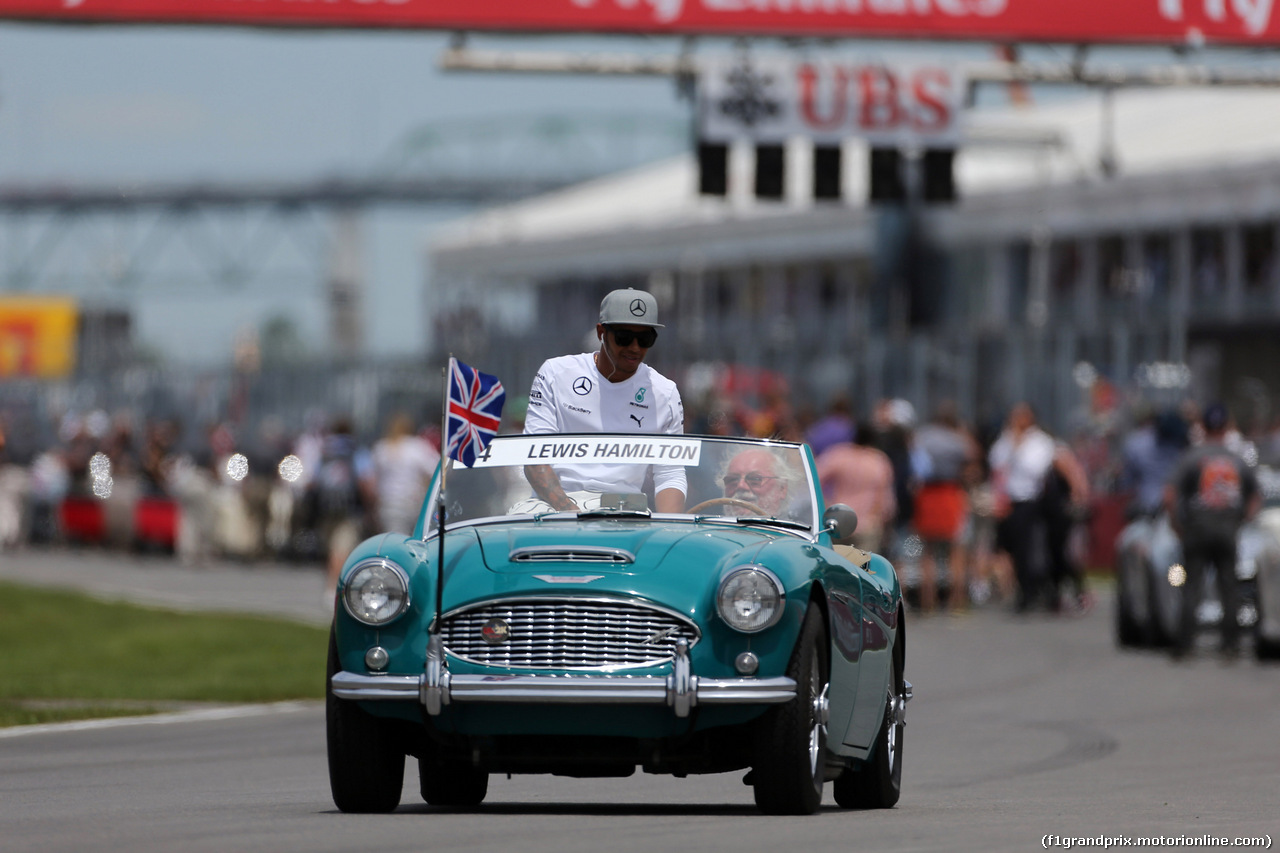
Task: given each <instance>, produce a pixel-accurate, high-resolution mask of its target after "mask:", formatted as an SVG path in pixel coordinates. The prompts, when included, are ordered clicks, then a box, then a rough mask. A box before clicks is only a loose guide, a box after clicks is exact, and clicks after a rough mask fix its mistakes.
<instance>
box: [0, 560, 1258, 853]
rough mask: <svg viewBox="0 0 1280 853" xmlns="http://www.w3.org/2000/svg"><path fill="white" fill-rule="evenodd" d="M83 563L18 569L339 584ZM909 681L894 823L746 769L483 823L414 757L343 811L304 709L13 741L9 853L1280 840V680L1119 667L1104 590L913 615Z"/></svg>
mask: <svg viewBox="0 0 1280 853" xmlns="http://www.w3.org/2000/svg"><path fill="white" fill-rule="evenodd" d="M85 556H86V555H75V554H70V553H52V554H37V553H28V554H24V555H18V556H14V555H9V554H0V578H5V579H14V580H18V579H25V580H27V581H30V582H40V583H47V584H55V585H64V586H78V587H82V588H90V589H92V590H93V591H95V592H96V593H98V594H101V595H106V596H119V597H129V598H143V599H145V600H148V601H151V602H153V603H167V604H170V605H174V606H209V607H219V608H227V609H244V610H256V611H258V612H264V611H265V612H276V613H279V614H281V615H292V616H294V617H296V618H303V619H308V620H323V613H322V612H321V609H320V597H321V580H320V576H319V573H318V570H311V569H299V568H294V567H281V566H264V567H245V566H234V565H213V566H209V567H205V568H202V569H184V568H181V567H178V566H176V565H174V564H171V563H168V562H167V561H161V560H151V561H144V562H143V563H136V562H134V561H130V560H125V559H121V558H117V557H111V556H103V555H95V554H90V555H87V557H88V559H84V557H85ZM37 649H38V638H32V649H28V650H25V651H34V650H37ZM5 651H6V653H9V654H12V653H18V652H21V651H23V650H12V649H8V650H5ZM907 677H908V679H910V680H911V681H912V682H913V683H914V684H915V688H916V691H915V692H916V698H915V700H914V701H913V702H912V703H911V705H910V706H909V708H908V713H907V730H906V757H905V765H904V767H905V775H904V792H903V796H902V800H901V802H900V803H899V805H898V807H897V808H895V809H892V810H889V811H883V812H845V811H842V810H840V809H838V808H836V807H835V806H834V804H833V802H832V800H831V797H830V792H829V791H828V794H827V798H826V800H825V804H824V807H823V809H822V811H821V812H820V813H819V814H817V815H814V816H812V817H808V818H770V817H764V816H761V815H759V814H757V813H756V812H755V810H754V808H753V806H752V802H751V792H750V789H749V788H747V787H745V786H743V785H742V784H741V774H736V773H735V774H727V775H719V776H711V777H691V778H688V779H673V778H670V777H663V776H656V777H655V776H644V775H637V776H633V777H631V778H628V779H604V780H575V779H560V778H554V777H543V776H526V777H519V776H517V777H515V778H514V779H510V780H509V779H507V778H505V777H501V778H495V779H494V780H493V782H492V784H491V786H490V793H489V798H488V800H487V801H486V802H485V804H484V805H483V806H481V807H480V808H478V809H474V810H469V811H448V810H441V809H434V808H431V807H428V806H426V805H425V804H423V803H422V801H421V798H420V797H419V796H418V793H417V790H416V788H417V780H416V773H415V772H414V768H413V765H412V763H410V765H409V773H408V774H407V778H406V786H405V793H404V799H403V804H402V805H401V807H400V809H399V810H398V811H397V812H396V813H394V814H391V815H381V816H368V815H344V814H341V813H338V812H337V811H335V809H334V808H333V804H332V801H331V800H330V798H329V791H328V780H327V775H326V774H327V771H326V765H325V755H324V721H323V711H322V709H321V707H320V706H319V705H318V704H314V703H296V704H282V705H272V706H265V707H244V708H230V709H209V710H203V711H200V712H196V713H193V714H180V715H172V716H166V717H160V718H141V719H136V720H133V721H125V722H121V721H111V722H103V723H95V724H91V725H88V726H74V725H73V726H61V727H32V728H30V729H26V730H23V729H8V730H0V850H4V851H6V853H19V851H39V853H55V851H112V852H113V853H116V851H131V853H133V851H139V852H140V851H173V850H184V851H185V850H198V851H204V850H208V851H250V850H252V851H259V850H262V851H271V850H280V851H304V850H305V851H345V850H367V851H399V850H404V851H410V850H412V851H422V850H442V849H447V850H485V851H518V853H526V851H528V853H532V852H533V851H584V853H585V851H592V853H595V851H646V853H648V851H655V850H695V851H702V850H724V851H735V853H740V851H757V850H771V849H772V850H777V849H785V848H793V849H805V850H857V851H864V850H928V851H933V850H937V851H966V850H974V851H978V850H981V851H988V850H997V851H1005V850H1008V851H1018V850H1032V849H1044V847H1043V845H1044V837H1045V836H1046V835H1056V836H1061V837H1064V838H1068V837H1076V838H1079V837H1089V838H1092V839H1094V840H1095V842H1096V841H1097V840H1098V839H1099V837H1100V836H1106V837H1109V838H1112V839H1115V838H1121V839H1124V838H1127V839H1129V840H1131V841H1132V840H1136V839H1138V838H1145V837H1151V836H1163V837H1166V838H1170V837H1172V838H1178V837H1185V838H1188V839H1203V838H1204V837H1206V836H1210V837H1222V838H1228V839H1234V838H1244V837H1266V838H1270V839H1271V840H1273V841H1274V840H1275V839H1276V836H1277V835H1278V834H1280V809H1277V802H1278V796H1277V795H1278V794H1280V668H1277V667H1275V666H1263V665H1259V664H1257V663H1255V662H1254V661H1253V660H1252V659H1251V658H1250V657H1248V656H1247V655H1246V656H1245V657H1244V658H1242V659H1241V660H1240V661H1238V662H1236V663H1234V664H1231V665H1228V664H1225V663H1223V662H1222V661H1220V660H1218V659H1217V658H1216V657H1215V656H1214V655H1213V654H1212V653H1211V651H1209V650H1208V648H1203V649H1201V650H1200V652H1199V653H1198V654H1196V655H1195V656H1194V657H1193V658H1192V659H1191V660H1189V661H1187V662H1184V663H1181V664H1174V663H1172V662H1170V661H1169V660H1167V659H1166V658H1164V657H1163V656H1161V655H1158V654H1156V653H1134V652H1123V653H1122V652H1118V651H1117V650H1116V649H1115V647H1114V645H1113V641H1112V632H1111V609H1110V602H1108V601H1106V600H1105V596H1104V601H1103V603H1102V604H1100V606H1099V607H1098V608H1097V609H1096V610H1094V612H1092V613H1091V614H1088V615H1086V616H1083V617H1074V618H1051V617H1049V616H1034V617H1024V618H1018V617H1014V616H1013V615H1011V614H1008V613H1006V612H1004V611H1003V610H1000V609H997V608H989V609H985V610H982V611H979V612H977V613H973V614H969V615H963V616H935V617H931V618H918V619H914V620H911V621H910V622H909V627H908V645H907ZM1113 844H1114V845H1115V846H1123V844H1124V841H1120V842H1118V843H1117V842H1113ZM1148 846H1151V845H1148ZM1264 848H1265V845H1264ZM1050 849H1053V848H1052V847H1051V848H1050ZM1058 849H1063V848H1058ZM1199 849H1225V848H1224V847H1221V846H1220V845H1211V846H1206V847H1200V848H1199Z"/></svg>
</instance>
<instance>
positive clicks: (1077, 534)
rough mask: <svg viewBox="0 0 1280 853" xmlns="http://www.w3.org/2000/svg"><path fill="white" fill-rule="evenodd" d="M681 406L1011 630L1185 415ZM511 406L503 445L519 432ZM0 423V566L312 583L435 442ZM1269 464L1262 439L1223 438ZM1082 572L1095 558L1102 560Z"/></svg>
mask: <svg viewBox="0 0 1280 853" xmlns="http://www.w3.org/2000/svg"><path fill="white" fill-rule="evenodd" d="M748 399H749V397H747V396H744V395H740V394H735V395H728V396H726V395H716V394H708V395H706V396H705V397H703V398H700V399H693V400H687V401H686V405H687V409H688V411H687V421H686V428H687V431H688V432H690V433H695V434H707V435H751V436H758V437H772V438H777V439H781V440H788V441H800V442H806V443H808V444H809V445H810V446H811V448H812V450H813V453H814V456H815V459H816V462H817V467H818V472H819V477H820V479H821V482H822V487H823V491H824V495H825V498H826V501H827V503H829V504H830V503H836V502H839V503H845V504H848V505H849V506H851V507H853V508H854V509H855V510H856V511H857V513H858V518H859V524H858V532H857V536H856V542H855V544H857V545H858V546H859V547H862V548H865V549H867V550H873V551H878V552H881V553H884V554H886V555H887V556H889V557H890V558H891V559H892V560H893V561H894V562H895V565H896V566H897V567H898V569H899V573H900V575H901V577H902V579H903V582H904V586H905V587H906V588H907V592H908V596H909V601H910V602H911V603H912V605H913V606H914V607H915V608H917V609H918V610H919V611H920V612H929V611H934V610H961V609H964V608H967V607H971V606H975V605H984V604H988V603H1004V604H1006V605H1007V606H1009V607H1012V608H1015V609H1017V610H1019V611H1026V610H1031V609H1048V610H1055V611H1068V612H1070V611H1080V610H1084V609H1087V608H1088V607H1089V606H1091V604H1092V600H1093V599H1092V595H1091V594H1090V591H1089V590H1088V588H1087V585H1086V583H1085V578H1086V570H1094V569H1101V570H1106V569H1109V568H1110V565H1109V564H1107V563H1106V557H1105V554H1106V553H1107V549H1108V548H1109V547H1110V545H1111V544H1112V543H1111V542H1110V541H1105V540H1108V539H1110V538H1113V537H1114V535H1115V533H1117V532H1118V526H1117V524H1116V523H1113V524H1111V525H1110V526H1108V525H1106V524H1099V523H1097V521H1098V516H1099V513H1102V512H1107V513H1110V514H1111V515H1113V516H1117V515H1119V514H1122V513H1124V512H1128V513H1130V514H1132V513H1150V512H1155V511H1156V510H1157V509H1158V507H1159V503H1160V495H1161V492H1162V489H1163V485H1164V483H1165V481H1166V480H1167V478H1168V476H1169V473H1170V471H1171V470H1172V468H1173V465H1174V463H1175V462H1176V461H1177V459H1178V458H1179V456H1180V455H1181V454H1182V452H1183V450H1185V449H1186V448H1187V447H1189V446H1191V445H1193V444H1195V443H1196V442H1197V441H1198V440H1199V437H1198V434H1197V429H1198V426H1197V425H1198V423H1199V419H1198V412H1197V411H1196V410H1195V409H1194V407H1192V406H1190V405H1189V404H1182V405H1180V406H1177V407H1173V408H1164V409H1156V408H1153V407H1150V406H1145V407H1144V406H1142V405H1141V404H1138V405H1136V406H1134V407H1133V411H1131V412H1128V413H1125V415H1124V416H1118V415H1117V413H1115V412H1110V413H1107V415H1106V417H1098V418H1086V419H1083V420H1082V422H1081V424H1080V425H1079V426H1078V428H1075V429H1074V430H1073V431H1072V433H1071V434H1066V435H1058V436H1055V435H1052V434H1050V433H1049V432H1048V431H1047V430H1046V429H1045V428H1044V427H1043V425H1041V424H1038V423H1037V420H1036V417H1035V413H1034V412H1033V411H1032V409H1031V407H1030V406H1028V405H1026V404H1025V403H1020V404H1017V405H1015V406H1013V407H1011V408H1010V410H1009V412H1008V413H1007V414H1006V416H1005V417H1004V418H1003V419H1002V420H1000V421H999V422H993V423H987V424H982V423H979V424H972V423H965V422H964V421H963V420H962V419H961V418H960V416H959V413H958V410H957V408H956V406H955V405H954V404H953V403H951V402H949V401H943V402H941V403H938V404H937V405H936V406H934V407H933V409H932V411H930V412H929V416H928V418H927V419H925V420H923V421H921V419H919V418H918V416H917V413H916V410H915V408H914V406H912V404H911V403H909V402H907V401H906V400H902V399H884V400H879V401H875V402H874V403H873V404H872V405H869V406H867V407H866V408H865V409H860V407H859V406H858V405H855V403H854V402H853V401H852V399H851V398H850V397H848V396H845V395H838V396H836V397H834V398H833V399H831V400H830V401H828V402H827V404H826V406H825V407H824V408H823V409H822V410H820V411H819V410H816V409H814V407H812V406H810V405H807V404H805V403H804V402H803V401H795V400H793V398H792V397H791V395H789V394H788V393H787V391H786V389H785V388H780V387H772V388H770V389H768V391H767V393H762V394H759V395H758V399H757V400H756V401H755V405H750V404H749V403H748V402H747V400H748ZM522 416H523V400H522V398H515V399H514V400H513V401H512V402H510V403H509V405H508V411H507V416H506V418H505V421H504V431H509V432H515V431H519V429H520V428H521V419H522ZM5 429H6V427H5V420H4V417H3V414H2V413H0V550H3V549H10V548H17V547H23V546H26V545H28V544H32V545H61V544H72V545H84V546H101V547H115V548H132V549H139V550H155V551H164V552H171V553H173V554H175V555H176V556H177V557H178V558H179V559H181V560H183V561H187V562H192V563H200V562H202V561H207V560H209V559H211V558H213V557H219V558H232V559H240V560H246V561H251V560H259V559H272V560H293V561H300V562H308V563H314V564H318V565H323V566H326V567H327V570H328V573H329V576H330V578H331V579H332V578H333V577H334V576H335V575H336V573H337V570H338V569H339V568H340V567H341V563H342V561H343V559H345V556H346V554H347V553H348V552H349V551H350V549H351V547H352V546H354V544H355V543H356V542H358V541H359V539H360V538H361V537H363V536H364V535H368V534H372V533H374V532H380V531H384V530H399V531H404V532H409V531H410V530H412V528H413V526H414V524H416V522H417V520H418V514H419V512H420V509H421V503H422V499H423V496H424V495H425V493H426V490H427V487H428V485H429V482H430V478H431V475H432V472H433V471H434V468H435V466H436V463H437V461H438V460H439V456H440V453H439V439H440V436H439V429H438V427H437V426H432V425H430V424H427V425H425V426H424V425H423V424H421V423H416V422H415V421H413V420H412V419H411V418H410V417H409V416H407V415H405V414H402V413H401V414H395V415H393V416H391V417H389V418H388V420H387V422H386V424H385V425H384V429H383V431H382V433H381V434H380V435H376V436H363V437H362V436H358V435H356V434H355V433H354V431H353V430H352V426H351V423H350V421H349V419H347V418H345V417H343V416H341V415H338V416H325V415H320V414H315V415H312V416H309V417H308V418H307V421H306V423H305V424H302V425H299V426H298V427H296V428H295V429H293V430H292V431H291V430H290V428H289V426H288V425H286V424H284V423H281V422H280V421H278V420H274V419H271V418H267V419H265V420H263V421H261V422H260V423H258V424H257V426H256V427H255V428H253V429H252V430H245V429H243V428H240V427H237V426H235V425H232V424H227V423H216V424H211V425H208V426H205V427H203V428H200V429H191V428H184V425H183V424H181V423H180V422H178V421H177V420H173V419H145V420H144V419H139V418H137V417H136V416H134V415H133V414H132V413H130V412H118V413H108V412H103V411H96V412H89V413H85V414H68V415H66V416H64V417H63V418H61V420H60V422H59V423H58V424H57V428H56V439H55V440H52V441H50V442H48V443H47V446H43V447H39V448H34V449H25V450H23V451H21V452H20V451H19V450H17V449H16V448H15V447H14V446H13V442H12V441H9V442H6V432H5ZM1231 440H1232V441H1233V442H1235V444H1236V446H1237V447H1239V448H1241V449H1242V452H1243V453H1244V455H1246V456H1250V455H1252V459H1253V460H1254V461H1258V460H1259V459H1261V461H1263V462H1276V461H1280V428H1273V429H1272V430H1271V431H1269V432H1264V433H1260V434H1257V435H1253V436H1249V437H1245V436H1242V435H1240V433H1239V431H1234V433H1233V437H1232V439H1231ZM1099 554H1102V555H1104V556H1103V557H1102V558H1100V557H1099Z"/></svg>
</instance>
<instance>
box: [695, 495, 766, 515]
mask: <svg viewBox="0 0 1280 853" xmlns="http://www.w3.org/2000/svg"><path fill="white" fill-rule="evenodd" d="M713 506H736V507H738V508H740V509H745V510H747V511H748V512H753V513H755V514H756V515H768V514H769V513H767V512H765V511H764V510H763V509H761V508H760V507H758V506H756V505H755V504H753V503H751V502H750V501H744V500H741V499H739V498H711V499H710V500H705V501H703V502H702V503H700V504H695V505H694V506H691V507H689V508H688V509H686V510H685V512H687V513H689V514H690V515H696V514H697V513H698V512H699V511H700V510H704V509H707V508H709V507H713Z"/></svg>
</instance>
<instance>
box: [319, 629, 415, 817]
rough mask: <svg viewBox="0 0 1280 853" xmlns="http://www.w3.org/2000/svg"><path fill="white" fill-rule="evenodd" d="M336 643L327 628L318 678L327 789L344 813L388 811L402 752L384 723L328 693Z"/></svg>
mask: <svg viewBox="0 0 1280 853" xmlns="http://www.w3.org/2000/svg"><path fill="white" fill-rule="evenodd" d="M339 668H340V667H339V664H338V643H337V639H336V638H335V637H334V634H333V631H332V629H331V630H330V632H329V665H328V667H326V677H325V680H324V685H325V686H324V717H325V728H326V730H327V739H328V745H329V789H330V791H332V792H333V803H334V805H336V806H337V807H338V808H339V809H340V810H341V811H344V812H389V811H394V810H395V807H396V806H398V805H400V792H401V790H402V789H403V788H404V750H403V749H401V748H400V747H399V746H397V745H396V743H395V740H394V739H393V737H392V735H391V731H390V727H389V726H388V725H387V724H386V723H385V722H383V721H382V720H380V719H378V718H377V717H374V716H371V715H369V714H366V713H365V712H364V711H362V710H360V708H359V707H357V705H356V703H355V702H350V701H347V700H345V699H339V698H338V697H336V696H334V695H333V682H332V678H333V675H334V673H336V672H338V671H339Z"/></svg>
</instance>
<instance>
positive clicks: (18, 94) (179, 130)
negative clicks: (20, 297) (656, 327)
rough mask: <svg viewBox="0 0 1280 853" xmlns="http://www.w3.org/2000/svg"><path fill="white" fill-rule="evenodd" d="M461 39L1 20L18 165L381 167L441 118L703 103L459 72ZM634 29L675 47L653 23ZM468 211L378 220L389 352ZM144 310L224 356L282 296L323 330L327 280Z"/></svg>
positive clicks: (182, 345)
mask: <svg viewBox="0 0 1280 853" xmlns="http://www.w3.org/2000/svg"><path fill="white" fill-rule="evenodd" d="M446 44H447V36H446V35H444V34H440V33H401V32H364V33H343V32H325V31H312V32H303V31H298V32H294V31H261V30H246V29H230V28H227V29H203V30H200V29H191V28H176V27H169V28H157V27H119V28H114V27H92V28H90V27H53V26H34V25H23V24H0V181H2V182H4V183H7V184H14V183H16V184H24V185H47V184H67V185H76V184H80V183H91V184H95V185H100V184H102V183H122V184H123V183H131V182H135V181H137V182H161V181H166V182H167V181H177V182H184V181H217V180H229V181H245V180H307V179H312V178H321V177H327V176H332V175H352V174H362V173H366V172H368V171H370V170H371V169H373V168H374V166H375V164H377V163H379V162H381V161H382V160H383V159H385V158H386V157H387V155H388V154H389V153H390V152H392V151H394V150H395V149H396V147H397V146H398V145H399V144H400V143H401V142H402V141H403V140H404V139H405V138H406V135H407V134H409V133H410V132H411V131H412V130H414V129H415V128H419V127H421V126H423V125H425V124H428V123H431V122H436V121H445V122H448V121H450V120H459V119H466V118H492V117H498V116H503V115H508V114H514V115H519V116H528V115H536V114H539V113H544V112H553V113H561V114H572V115H590V114H592V113H609V114H616V112H617V110H618V109H619V106H618V105H619V104H625V105H627V108H628V109H632V110H635V111H637V112H642V113H647V114H658V115H662V114H670V115H672V116H681V115H684V113H685V110H686V109H687V107H686V106H685V105H683V104H682V103H681V102H680V101H679V100H678V98H677V97H676V94H675V87H674V85H673V84H672V82H671V81H669V80H665V79H653V78H607V79H606V78H584V77H546V76H540V77H516V76H511V75H493V74H460V73H456V72H453V73H448V72H441V71H438V70H437V67H436V66H437V59H438V55H439V53H440V51H441V50H442V49H443V48H444V47H445V46H446ZM576 44H578V42H575V41H573V40H569V41H566V40H563V39H562V40H559V41H555V40H547V39H535V40H516V41H506V42H503V41H496V40H493V39H490V40H488V41H487V42H486V43H485V44H484V45H483V46H502V45H518V46H519V47H521V48H522V49H556V48H563V47H566V46H574V45H576ZM615 44H616V43H615ZM600 46H601V45H600V43H599V42H598V41H597V42H596V43H595V49H597V50H598V49H600ZM618 47H619V49H624V50H628V51H636V50H658V51H662V52H666V50H667V49H668V45H666V44H662V43H660V42H647V41H639V40H629V41H628V42H627V43H626V45H625V47H624V46H621V45H618ZM461 212H462V211H460V210H457V209H453V210H444V209H430V210H424V211H406V210H404V209H393V210H388V211H379V212H378V213H377V214H375V215H373V216H371V217H369V218H368V219H367V220H366V222H365V225H364V231H363V234H364V255H365V259H366V271H367V277H368V288H369V290H368V294H367V302H366V317H367V323H366V340H367V341H368V342H369V347H370V349H371V351H372V352H374V353H375V354H378V355H415V354H418V353H420V352H421V351H422V347H423V343H424V335H423V331H422V330H423V328H424V326H425V325H426V324H427V322H428V317H427V312H426V311H425V309H424V307H423V305H422V301H423V300H422V291H423V282H424V276H425V275H426V271H425V269H424V267H423V247H424V244H425V240H426V235H427V234H428V233H429V231H430V229H431V226H432V225H433V223H437V222H439V221H441V220H445V219H448V218H452V217H456V216H458V215H460V213H461ZM135 310H136V314H135V316H136V329H137V333H138V335H139V337H140V338H141V339H142V341H143V343H145V344H147V345H149V346H152V347H153V348H156V349H158V350H160V351H161V352H163V353H165V354H167V355H168V356H169V357H171V358H173V359H176V360H187V361H197V362H217V361H218V360H220V359H223V358H225V357H227V354H228V353H229V348H230V345H231V341H233V340H234V337H235V334H236V332H237V331H238V330H239V329H240V328H241V327H243V326H244V325H246V324H254V323H257V322H260V321H261V320H262V319H265V317H266V316H269V315H272V314H279V313H285V314H288V315H289V316H292V317H294V318H295V320H296V321H297V323H298V325H299V326H300V327H301V328H302V329H303V330H304V331H305V332H306V333H307V334H311V335H322V334H323V333H324V329H325V314H324V310H323V303H322V301H321V300H320V294H319V293H317V294H315V295H314V297H310V296H308V295H307V294H305V293H303V294H299V293H298V292H296V290H295V291H294V292H291V293H289V294H271V293H260V294H255V295H248V296H246V295H245V294H239V295H237V296H235V297H234V298H231V297H227V296H226V295H223V294H219V293H209V294H207V295H202V294H192V293H190V292H189V291H188V292H185V293H183V294H182V295H173V296H170V295H166V294H165V293H163V292H160V293H157V292H151V293H148V294H147V295H146V297H145V298H143V299H141V300H140V301H139V304H137V305H136V306H135Z"/></svg>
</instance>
